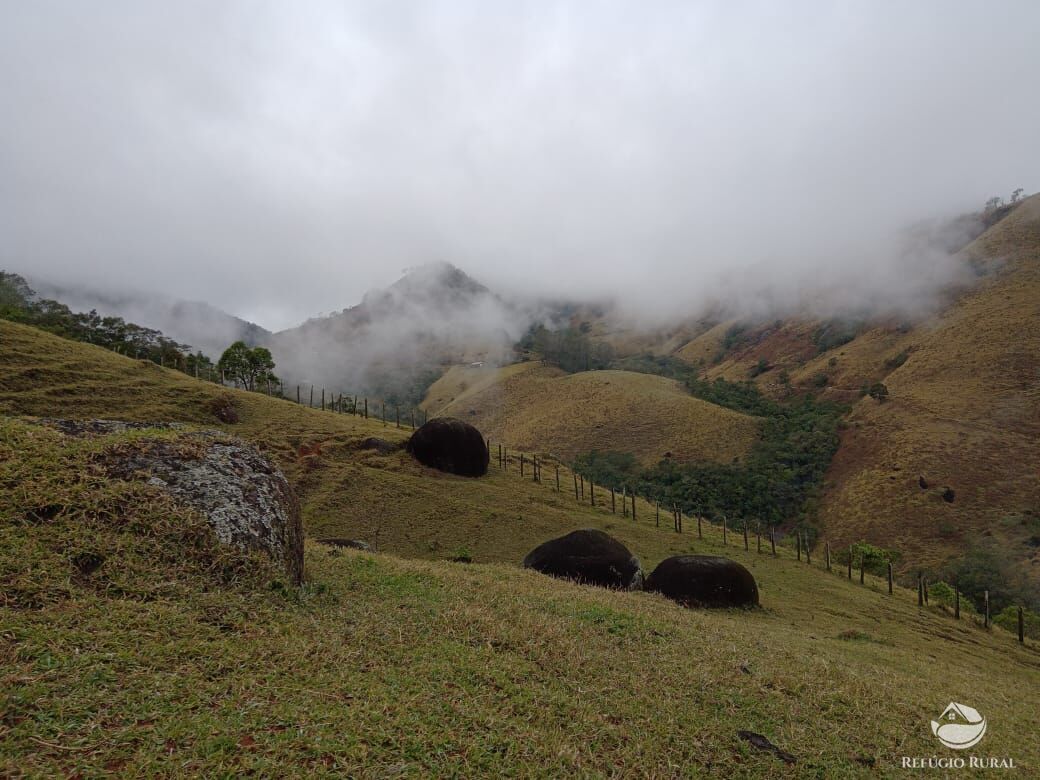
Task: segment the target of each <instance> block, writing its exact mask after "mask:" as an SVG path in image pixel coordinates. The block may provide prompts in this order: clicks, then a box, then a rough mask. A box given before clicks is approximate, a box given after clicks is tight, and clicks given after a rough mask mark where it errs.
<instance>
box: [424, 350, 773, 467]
mask: <svg viewBox="0 0 1040 780" xmlns="http://www.w3.org/2000/svg"><path fill="white" fill-rule="evenodd" d="M424 408H425V409H426V410H427V411H428V412H429V413H430V414H431V415H447V416H453V417H459V418H462V419H464V420H467V421H469V422H472V423H473V424H474V425H476V426H477V427H478V428H480V429H481V430H483V431H485V432H486V434H487V435H489V436H491V437H492V438H493V439H495V440H497V441H502V442H508V443H509V444H510V445H511V447H512V448H514V449H518V450H526V451H529V452H540V453H552V454H554V455H557V456H558V457H562V458H564V459H566V460H568V461H570V460H573V459H574V458H575V457H577V456H578V455H582V454H585V453H588V452H592V451H594V450H599V451H611V450H621V451H625V452H631V453H633V454H634V455H636V457H637V458H638V459H639V460H640V461H641V462H642V463H643V464H645V465H653V464H655V463H657V462H658V461H659V460H661V459H662V458H666V457H667V458H674V459H676V460H678V461H705V460H706V461H716V462H720V463H729V462H732V461H733V460H735V459H739V458H741V457H743V456H744V455H746V454H747V452H748V450H749V449H750V447H751V445H752V443H753V442H754V441H755V439H756V438H757V436H758V422H757V421H756V420H755V418H753V417H751V416H749V415H746V414H741V413H739V412H735V411H732V410H730V409H724V408H722V407H719V406H716V405H715V404H711V403H708V402H707V401H702V400H700V399H698V398H694V397H692V396H691V395H690V394H689V393H688V392H686V391H685V390H684V389H683V388H682V387H681V386H680V385H679V383H678V382H676V381H675V380H672V379H666V378H664V377H660V376H652V375H650V374H640V373H635V372H631V371H585V372H581V373H576V374H565V373H564V372H563V371H560V370H559V369H556V368H552V367H548V366H542V365H540V364H538V363H537V362H528V363H518V364H514V365H512V366H508V367H506V368H486V367H466V366H456V367H453V368H452V369H451V370H449V371H448V372H447V373H446V374H445V375H444V376H443V377H442V378H441V379H439V380H438V381H437V382H435V383H434V384H433V385H432V386H431V387H430V390H429V391H428V393H427V397H426V401H425V403H424Z"/></svg>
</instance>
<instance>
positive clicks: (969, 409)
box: [675, 197, 1040, 578]
mask: <svg viewBox="0 0 1040 780" xmlns="http://www.w3.org/2000/svg"><path fill="white" fill-rule="evenodd" d="M963 254H964V255H965V257H966V259H971V260H975V261H977V262H979V264H980V265H981V266H983V267H988V269H989V273H988V274H987V275H986V276H984V277H983V278H982V279H981V280H980V281H979V282H978V284H977V285H976V286H974V287H973V288H972V289H970V290H968V291H963V292H961V293H960V294H959V295H957V297H956V298H955V299H954V300H952V302H951V303H950V304H949V305H948V306H947V307H946V308H945V309H944V310H943V311H942V312H941V313H940V314H939V315H937V316H935V317H933V318H931V319H929V320H926V321H924V322H922V323H919V324H917V325H916V326H914V327H911V328H900V327H898V323H895V322H889V323H876V324H875V325H874V327H871V328H869V329H868V330H866V331H865V332H863V333H861V334H860V335H858V336H857V337H856V338H855V339H854V340H853V341H851V342H849V343H847V344H843V345H841V346H840V347H836V348H834V349H831V350H828V351H826V352H824V353H823V354H817V350H816V347H815V346H814V345H813V344H812V333H813V331H814V330H815V328H817V327H818V326H819V325H820V323H819V322H815V321H811V320H790V321H786V322H783V323H782V324H781V325H780V327H779V328H776V327H774V326H773V325H771V324H769V325H763V326H761V327H759V328H757V329H752V330H750V331H749V332H748V340H747V342H745V343H742V344H741V345H739V346H738V347H736V348H734V349H733V350H732V351H731V352H730V353H729V354H728V355H727V356H726V358H725V359H724V360H723V361H721V362H720V363H718V364H716V365H710V361H711V356H712V355H713V354H714V352H715V350H717V348H718V345H719V341H720V339H721V337H722V335H723V333H724V332H725V330H726V329H727V328H728V327H729V325H730V323H723V324H721V325H719V326H717V327H716V328H715V329H713V330H712V331H708V332H707V333H705V334H702V335H701V336H699V337H698V338H696V339H694V340H692V341H691V342H690V343H689V344H687V345H686V346H684V347H683V348H682V349H680V350H678V351H677V352H676V353H675V354H676V355H677V356H679V357H682V358H684V359H687V360H690V361H691V362H696V360H697V359H698V358H700V357H703V358H705V359H706V360H707V361H708V363H709V368H708V370H707V374H708V376H709V377H717V376H721V377H724V378H726V379H730V380H733V381H742V380H744V379H747V378H748V377H749V376H750V374H751V369H752V368H753V367H754V366H755V364H756V363H757V362H758V360H759V359H760V358H765V359H766V360H767V361H768V363H769V364H770V366H771V370H769V371H767V372H766V373H764V374H762V375H760V376H758V377H756V378H755V379H754V381H755V382H756V384H757V385H758V386H759V387H760V388H761V389H762V390H763V392H765V393H767V394H769V395H773V396H776V395H779V394H781V393H782V392H783V387H782V386H781V385H780V383H779V380H778V377H779V373H780V369H785V370H787V371H788V373H789V375H790V378H791V382H792V384H793V385H795V386H796V387H800V388H802V389H814V388H813V384H814V379H815V378H816V377H818V376H819V375H820V374H826V375H827V377H828V383H827V385H826V387H825V388H824V389H822V390H816V389H814V392H820V393H822V395H823V397H825V398H833V399H836V400H840V401H842V402H845V403H852V404H854V409H853V412H852V414H851V416H850V428H849V430H847V431H846V432H845V433H844V435H843V438H842V446H841V448H840V450H839V452H838V454H837V456H836V458H835V461H834V464H833V466H832V468H831V471H830V473H829V474H828V480H827V483H826V486H825V491H824V500H823V504H822V515H821V519H822V523H823V526H824V530H825V538H829V539H830V540H831V541H832V542H834V543H836V544H841V545H843V544H847V543H848V542H851V541H855V540H859V539H866V540H868V541H871V542H874V543H876V544H880V545H882V546H885V547H891V548H895V549H897V550H899V551H901V552H902V553H903V556H904V557H903V565H904V567H906V568H914V567H919V566H939V565H941V564H942V563H943V561H945V560H946V559H948V558H949V557H950V556H953V555H956V554H957V553H959V552H961V551H963V550H964V549H965V548H966V547H968V546H970V545H971V544H974V543H976V542H977V540H979V539H980V538H983V537H985V538H988V539H992V540H993V541H994V542H995V543H997V544H998V545H1000V547H1001V549H1004V550H1008V551H1010V552H1011V557H1012V558H1014V559H1016V560H1018V561H1019V562H1020V565H1021V567H1022V570H1023V571H1024V572H1025V573H1026V574H1027V576H1030V577H1033V578H1040V547H1037V546H1036V543H1035V539H1036V538H1040V479H1038V477H1040V474H1038V472H1037V469H1036V464H1037V463H1040V443H1038V442H1040V390H1038V389H1037V384H1036V377H1037V375H1038V374H1037V372H1038V371H1040V197H1033V198H1030V199H1027V200H1026V201H1025V202H1023V204H1022V205H1021V206H1020V207H1019V208H1017V209H1016V210H1014V211H1013V212H1012V213H1011V214H1010V215H1009V216H1008V217H1007V218H1005V219H1004V220H1003V221H1001V222H999V223H997V224H996V225H995V226H994V227H993V228H991V229H990V230H989V231H987V232H986V233H985V234H983V235H982V236H981V237H979V238H978V239H977V240H976V241H975V242H973V243H972V244H971V245H969V246H968V247H966V248H965V249H964V250H963ZM904 352H905V353H906V355H907V356H908V357H907V359H906V362H905V363H904V364H903V365H902V366H901V367H897V368H893V367H892V366H891V365H886V361H888V360H890V359H892V358H895V357H896V356H897V355H899V354H900V353H904ZM876 381H884V382H885V383H886V385H887V386H888V388H889V390H890V392H891V400H890V401H889V402H888V403H886V404H884V405H882V406H879V405H878V404H877V403H876V402H875V401H873V400H871V399H869V398H868V399H862V400H861V399H860V397H859V391H860V388H861V387H862V386H863V384H864V383H871V382H876ZM921 474H923V475H924V476H925V477H926V480H927V482H929V483H930V486H931V487H930V488H929V489H928V490H921V489H920V488H919V487H918V475H921ZM947 485H949V486H951V487H952V488H953V489H954V491H955V493H956V495H957V498H956V500H955V501H954V503H953V504H948V503H946V502H944V501H943V500H942V499H941V497H940V492H941V490H942V488H943V487H945V486H947Z"/></svg>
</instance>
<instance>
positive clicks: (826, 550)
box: [823, 542, 831, 571]
mask: <svg viewBox="0 0 1040 780" xmlns="http://www.w3.org/2000/svg"><path fill="white" fill-rule="evenodd" d="M823 560H824V561H825V562H826V564H827V571H830V570H831V543H830V542H824V543H823Z"/></svg>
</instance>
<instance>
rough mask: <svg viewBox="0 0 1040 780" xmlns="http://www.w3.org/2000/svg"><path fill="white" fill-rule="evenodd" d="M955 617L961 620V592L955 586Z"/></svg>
mask: <svg viewBox="0 0 1040 780" xmlns="http://www.w3.org/2000/svg"><path fill="white" fill-rule="evenodd" d="M953 616H954V617H955V618H956V619H957V620H960V619H961V592H960V591H959V590H958V589H957V586H956V585H954V586H953Z"/></svg>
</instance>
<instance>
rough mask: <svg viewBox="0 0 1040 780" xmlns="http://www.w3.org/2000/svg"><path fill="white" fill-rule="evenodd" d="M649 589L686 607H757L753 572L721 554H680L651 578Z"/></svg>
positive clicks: (659, 566) (647, 587)
mask: <svg viewBox="0 0 1040 780" xmlns="http://www.w3.org/2000/svg"><path fill="white" fill-rule="evenodd" d="M646 589H647V590H652V591H656V592H657V593H660V594H662V595H664V596H667V597H668V598H670V599H672V600H673V601H678V602H679V603H680V604H682V605H683V606H684V607H756V606H758V586H757V585H756V584H755V578H754V577H753V576H751V572H749V571H748V570H747V569H745V568H744V567H743V566H741V565H740V564H739V563H737V562H736V561H731V560H730V559H729V558H722V557H719V556H717V555H676V556H675V557H673V558H667V559H665V560H663V561H661V563H660V564H659V565H658V566H657V568H656V569H654V571H653V573H652V574H651V575H650V576H649V577H647V580H646Z"/></svg>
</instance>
